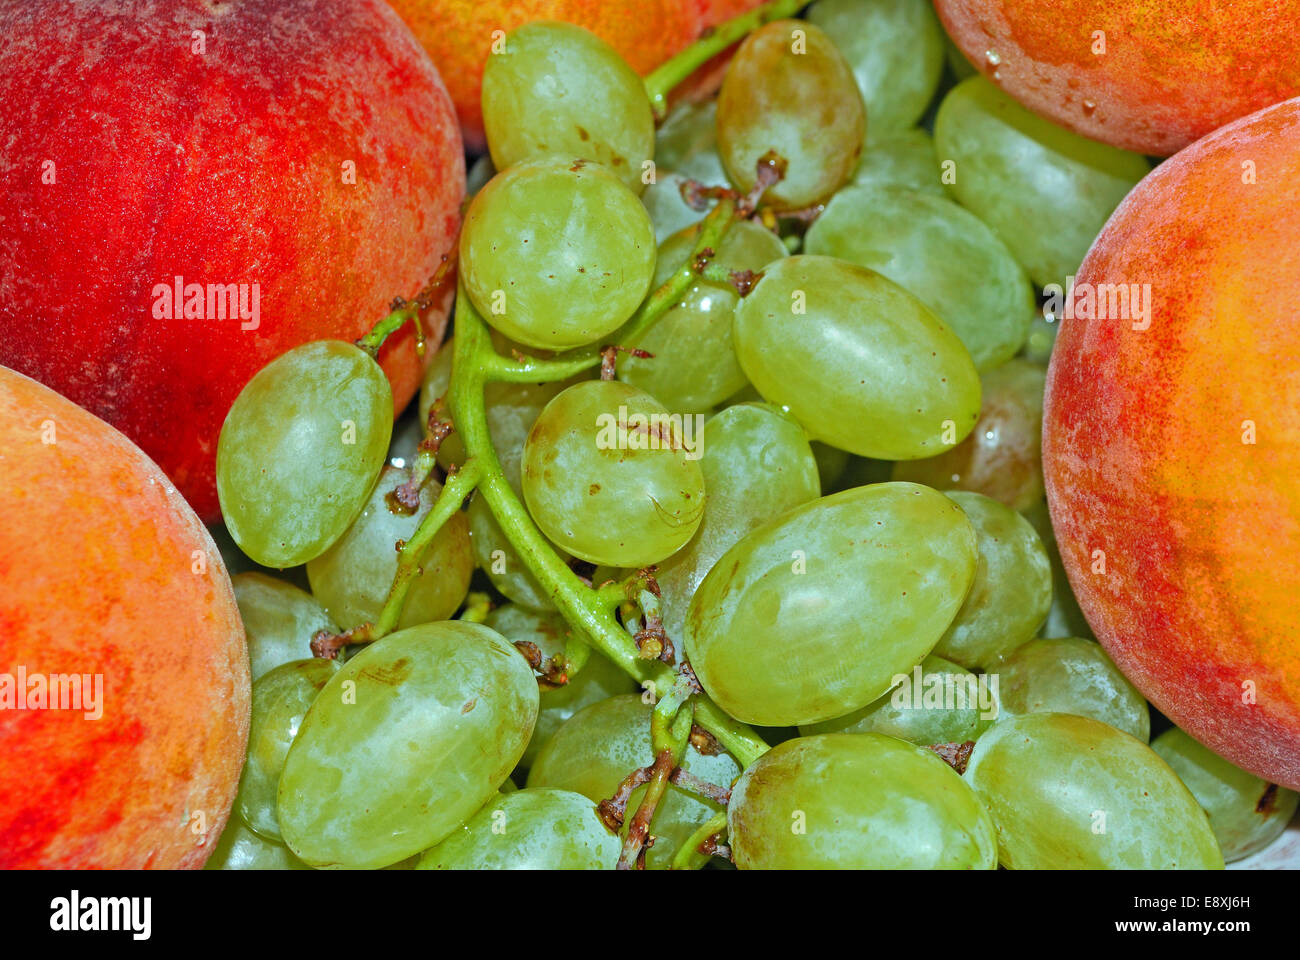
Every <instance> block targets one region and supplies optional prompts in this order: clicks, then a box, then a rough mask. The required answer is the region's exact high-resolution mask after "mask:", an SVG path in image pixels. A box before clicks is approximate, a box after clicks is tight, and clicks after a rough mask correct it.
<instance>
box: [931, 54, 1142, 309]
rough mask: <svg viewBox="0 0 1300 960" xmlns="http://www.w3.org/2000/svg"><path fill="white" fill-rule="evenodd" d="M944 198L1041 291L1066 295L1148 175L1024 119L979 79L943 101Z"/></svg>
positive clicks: (1132, 160)
mask: <svg viewBox="0 0 1300 960" xmlns="http://www.w3.org/2000/svg"><path fill="white" fill-rule="evenodd" d="M934 142H935V147H936V149H937V151H938V154H939V158H940V159H941V160H952V161H953V162H954V163H955V164H956V168H955V169H956V178H955V181H954V182H953V183H952V184H951V187H950V188H951V190H952V191H953V194H954V195H955V196H956V198H957V199H958V200H959V201H961V204H962V205H963V206H964V207H966V208H967V209H969V210H970V211H972V212H973V213H975V214H976V215H977V216H979V218H980V219H981V220H983V221H984V222H985V223H987V224H988V225H989V226H990V227H992V228H993V230H994V232H995V233H997V235H998V236H1000V237H1001V238H1002V241H1003V242H1004V243H1005V244H1006V245H1007V247H1008V248H1009V249H1010V250H1011V252H1012V253H1013V254H1014V255H1015V256H1016V259H1018V260H1019V261H1020V263H1021V264H1022V265H1023V266H1024V268H1025V269H1026V270H1027V271H1028V272H1029V276H1030V278H1031V279H1032V280H1033V281H1034V283H1036V284H1038V285H1039V286H1040V287H1045V286H1047V285H1048V284H1051V283H1055V284H1061V285H1064V284H1065V282H1066V277H1067V276H1070V275H1073V274H1074V273H1075V272H1077V271H1078V269H1079V264H1080V263H1082V262H1083V256H1084V254H1086V253H1087V252H1088V248H1089V247H1091V246H1092V241H1093V239H1094V238H1095V237H1096V236H1097V234H1098V233H1100V232H1101V228H1102V227H1103V226H1104V225H1105V223H1106V220H1107V219H1108V218H1109V217H1110V215H1111V212H1112V211H1114V209H1115V207H1117V206H1118V205H1119V202H1120V201H1121V200H1123V199H1124V197H1125V196H1126V195H1127V194H1128V192H1129V190H1131V189H1132V188H1133V186H1134V185H1135V184H1136V183H1137V182H1138V181H1139V180H1141V179H1142V178H1143V177H1145V176H1146V175H1147V173H1148V172H1149V170H1150V164H1148V163H1147V160H1146V158H1145V157H1142V156H1140V155H1138V154H1136V153H1128V152H1126V151H1124V150H1117V149H1116V148H1115V147H1110V146H1107V145H1106V144H1103V143H1097V142H1096V141H1093V140H1089V139H1087V138H1085V137H1081V136H1079V135H1078V134H1077V133H1071V132H1070V131H1069V130H1065V129H1063V128H1062V127H1058V126H1056V125H1055V124H1053V123H1051V122H1050V121H1048V120H1044V119H1043V118H1042V117H1040V116H1038V115H1037V114H1035V113H1032V112H1030V111H1029V110H1026V109H1025V108H1024V107H1022V106H1021V105H1020V104H1018V103H1016V101H1014V100H1012V99H1011V98H1010V97H1009V96H1007V95H1006V94H1005V93H1003V92H1002V91H1001V90H999V89H998V88H997V87H996V86H994V85H993V84H992V83H990V82H989V81H988V80H986V79H985V78H984V77H982V76H975V77H971V78H969V79H967V80H963V81H962V82H961V83H959V84H958V85H957V86H956V87H954V88H953V89H952V90H951V91H950V92H949V93H948V95H947V96H946V97H945V98H944V101H943V104H942V105H941V106H940V108H939V114H938V117H937V118H936V119H935V123H934Z"/></svg>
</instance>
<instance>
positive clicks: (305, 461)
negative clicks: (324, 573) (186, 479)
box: [217, 340, 393, 568]
mask: <svg viewBox="0 0 1300 960" xmlns="http://www.w3.org/2000/svg"><path fill="white" fill-rule="evenodd" d="M392 432H393V392H392V390H391V389H390V388H389V386H388V378H387V377H386V376H384V371H383V370H381V369H379V364H377V363H375V361H374V360H373V359H371V357H370V356H369V355H367V354H366V353H365V352H364V351H362V350H361V349H360V348H359V347H356V346H354V345H353V344H350V343H344V342H342V341H340V340H317V341H314V342H312V343H305V344H303V345H302V346H300V347H294V348H293V349H292V350H290V351H289V352H288V353H285V354H282V355H280V356H279V357H277V358H276V359H275V360H272V361H271V362H270V363H269V364H267V365H266V366H265V367H263V368H262V369H261V370H259V371H258V372H257V374H256V375H254V377H253V379H252V380H250V381H248V383H247V384H246V385H245V386H244V389H243V390H241V391H240V393H239V396H238V397H236V398H235V402H234V405H233V406H231V408H230V412H229V413H228V414H226V422H225V424H223V425H222V427H221V437H220V439H219V440H218V441H217V494H218V495H219V497H220V500H221V512H222V515H223V516H224V517H225V520H226V527H227V529H228V530H229V531H230V535H231V536H232V537H234V539H235V542H236V543H237V544H239V548H240V549H241V550H243V551H244V553H246V554H248V555H249V556H250V557H252V558H253V559H254V560H256V561H257V562H258V563H260V564H261V565H262V566H264V567H279V568H284V567H295V566H297V565H298V564H300V563H306V562H307V561H308V560H310V559H311V558H312V557H317V556H320V555H321V554H322V553H324V552H325V550H326V549H327V548H328V547H329V545H330V544H331V543H333V542H334V541H335V540H337V539H338V538H339V537H340V536H342V535H343V531H344V530H346V529H347V528H348V525H349V524H351V523H352V521H353V520H354V519H355V518H356V516H357V514H358V513H360V512H361V508H362V506H364V504H365V502H366V495H367V494H368V493H369V492H370V488H371V487H372V486H374V483H375V478H376V477H377V476H379V470H380V468H381V467H383V465H384V458H385V456H386V455H387V453H388V440H389V437H390V436H391V435H392Z"/></svg>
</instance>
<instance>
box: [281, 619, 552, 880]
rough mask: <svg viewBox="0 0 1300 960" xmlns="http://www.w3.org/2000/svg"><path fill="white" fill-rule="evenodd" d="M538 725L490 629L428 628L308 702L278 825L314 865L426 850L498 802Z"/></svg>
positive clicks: (357, 666)
mask: <svg viewBox="0 0 1300 960" xmlns="http://www.w3.org/2000/svg"><path fill="white" fill-rule="evenodd" d="M536 719H537V681H536V680H535V679H534V677H533V671H532V670H531V669H530V668H529V666H528V663H527V662H526V661H525V660H524V658H523V656H522V655H521V654H520V653H519V651H518V650H516V649H515V648H514V646H513V645H512V644H511V643H510V642H509V641H507V640H506V639H505V638H504V637H502V636H501V635H500V634H499V633H497V632H496V631H495V630H491V629H489V628H487V627H485V626H482V625H481V624H476V623H468V622H465V621H459V620H457V621H449V622H444V623H426V624H422V625H420V626H418V627H411V628H409V629H407V630H402V631H399V632H398V633H393V634H389V635H388V636H387V637H384V638H383V639H382V640H379V641H376V642H375V643H373V644H371V645H370V646H368V647H366V648H365V649H363V650H362V651H361V652H360V653H358V654H357V655H356V656H355V657H353V658H352V659H351V660H349V661H348V662H347V663H346V664H345V665H344V666H343V669H342V670H340V671H339V672H338V673H336V674H335V675H334V676H333V678H332V679H331V680H330V681H329V683H327V684H326V685H325V688H324V689H323V690H321V692H320V694H319V695H318V696H317V697H316V700H315V702H314V703H313V704H312V705H311V709H310V710H308V711H307V716H306V718H305V719H304V720H303V722H302V726H301V727H300V729H299V730H298V736H297V737H296V738H295V739H294V741H293V745H292V746H291V747H290V748H289V755H288V757H286V758H285V762H284V771H283V773H281V775H280V795H279V806H278V810H277V815H278V817H279V820H280V829H281V831H282V832H283V834H284V838H285V841H286V842H287V843H288V845H289V849H291V850H292V851H293V852H294V853H295V854H297V855H298V856H299V857H300V858H301V859H302V860H304V861H305V862H307V863H308V864H310V865H312V866H316V867H344V868H351V869H366V868H375V867H384V866H388V865H389V864H393V863H397V862H398V861H400V860H404V859H406V858H407V857H410V856H413V855H414V854H417V853H419V852H420V851H422V850H427V849H428V848H429V847H431V846H433V845H434V844H435V843H437V842H438V841H439V840H441V839H442V838H443V837H445V836H447V835H448V834H450V833H451V832H452V831H453V830H455V829H456V827H458V826H459V825H460V824H461V823H463V822H464V821H465V820H466V819H468V818H469V817H470V816H471V815H472V814H473V813H474V812H475V811H477V810H478V809H479V808H480V807H482V806H483V804H485V803H486V802H487V801H488V799H489V798H491V797H492V796H493V794H495V793H496V791H497V788H498V787H500V786H501V784H502V783H504V782H505V779H506V777H507V776H509V774H510V771H511V770H512V769H514V766H515V764H516V763H517V762H518V761H519V758H520V757H521V756H523V752H524V747H525V746H526V745H527V743H528V738H529V736H531V734H532V731H533V723H534V721H535V720H536Z"/></svg>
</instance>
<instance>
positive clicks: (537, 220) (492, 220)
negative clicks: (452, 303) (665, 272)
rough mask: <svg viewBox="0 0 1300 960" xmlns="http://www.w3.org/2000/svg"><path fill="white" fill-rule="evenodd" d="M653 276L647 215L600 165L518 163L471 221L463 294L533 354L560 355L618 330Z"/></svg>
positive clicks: (463, 252)
mask: <svg viewBox="0 0 1300 960" xmlns="http://www.w3.org/2000/svg"><path fill="white" fill-rule="evenodd" d="M654 271H655V242H654V228H653V226H652V225H651V223H650V215H649V214H647V213H646V211H645V207H643V206H642V205H641V201H640V200H638V199H637V197H636V195H635V194H634V193H632V191H630V190H628V189H627V187H626V186H625V185H624V184H623V183H622V182H621V181H620V180H619V179H618V178H617V177H615V176H614V175H613V174H612V173H610V172H609V171H608V170H607V169H606V168H604V167H602V166H600V165H599V164H595V163H587V162H585V161H582V160H579V161H577V162H574V161H572V160H556V159H541V160H528V161H525V162H524V163H520V164H517V165H516V166H513V167H511V168H510V169H508V170H506V171H504V172H503V173H499V174H497V176H496V177H495V178H494V179H493V180H492V182H491V183H489V184H488V185H487V186H486V187H484V188H483V189H482V190H481V191H480V192H479V194H478V196H476V197H475V198H474V200H473V201H472V202H471V203H470V206H469V210H468V212H467V213H466V215H465V225H464V228H463V230H462V232H461V237H460V277H461V282H462V283H463V284H464V285H465V291H466V292H467V293H468V294H469V296H470V299H471V300H473V301H474V306H475V307H477V308H478V311H479V312H480V313H481V314H482V315H483V318H484V319H485V320H486V321H487V322H488V323H490V324H491V325H492V326H493V327H495V328H496V329H497V330H499V331H501V332H502V333H503V334H505V335H506V336H507V337H509V338H510V339H512V340H516V341H518V342H519V343H522V344H525V345H527V346H530V347H540V348H542V349H555V350H562V349H564V348H566V347H577V346H581V345H582V344H585V343H590V342H592V341H593V340H598V339H599V338H601V337H603V336H605V335H606V334H608V333H612V332H613V331H614V330H617V329H618V328H619V327H620V326H622V324H623V322H624V321H625V320H627V319H628V317H630V316H632V313H633V311H635V310H636V308H637V307H638V306H640V305H641V301H642V300H643V299H644V298H645V295H646V293H647V292H648V291H649V289H650V281H651V279H652V278H653V277H654Z"/></svg>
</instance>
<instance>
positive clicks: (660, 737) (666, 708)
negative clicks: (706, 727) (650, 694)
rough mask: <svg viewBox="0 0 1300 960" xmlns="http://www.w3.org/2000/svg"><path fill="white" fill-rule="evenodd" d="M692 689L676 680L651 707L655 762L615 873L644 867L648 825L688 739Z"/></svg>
mask: <svg viewBox="0 0 1300 960" xmlns="http://www.w3.org/2000/svg"><path fill="white" fill-rule="evenodd" d="M694 692H695V688H694V687H693V686H692V685H691V684H690V683H687V682H684V679H683V678H682V677H681V676H679V677H678V679H677V682H676V683H674V685H673V688H672V689H671V690H669V691H668V693H667V694H665V695H664V696H663V697H661V698H660V700H659V702H658V703H657V704H655V709H654V713H653V714H651V716H650V741H651V744H652V746H653V747H654V752H655V762H654V763H653V764H652V765H651V766H650V768H649V769H648V770H647V771H646V772H647V773H648V774H649V778H650V779H649V781H648V783H649V786H648V787H646V792H645V794H644V795H643V796H642V798H641V803H640V805H638V806H637V809H636V813H635V814H633V815H632V822H631V823H630V824H628V830H627V837H626V838H625V839H624V840H623V852H622V853H621V854H620V855H619V858H618V869H620V870H631V869H632V868H633V867H636V868H637V869H642V868H644V866H645V850H646V848H647V846H648V843H651V842H653V841H651V840H650V824H651V821H653V820H654V815H655V810H657V809H658V808H659V802H660V801H661V800H662V799H663V796H664V792H665V791H666V790H667V789H668V784H669V782H670V780H671V778H672V775H673V773H674V771H676V770H677V768H678V766H680V765H681V762H682V757H683V756H684V755H685V753H686V745H687V744H688V743H689V742H690V739H691V721H692V719H693V717H694V713H695V711H694V708H693V707H692V705H691V702H690V698H691V695H692V694H693V693H694Z"/></svg>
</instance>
